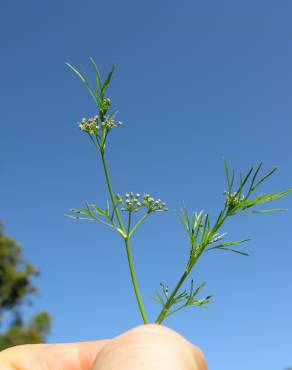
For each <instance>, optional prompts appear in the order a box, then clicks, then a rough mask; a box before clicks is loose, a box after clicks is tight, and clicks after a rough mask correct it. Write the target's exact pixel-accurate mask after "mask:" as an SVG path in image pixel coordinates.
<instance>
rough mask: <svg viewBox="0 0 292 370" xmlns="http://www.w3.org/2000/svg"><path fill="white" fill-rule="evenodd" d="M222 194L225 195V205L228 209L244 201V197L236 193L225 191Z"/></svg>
mask: <svg viewBox="0 0 292 370" xmlns="http://www.w3.org/2000/svg"><path fill="white" fill-rule="evenodd" d="M223 194H224V195H226V199H225V204H226V206H227V207H229V208H234V207H236V206H238V205H239V204H240V202H241V201H243V200H244V195H243V194H239V193H238V192H237V191H235V192H234V193H231V192H228V191H225V192H224V193H223Z"/></svg>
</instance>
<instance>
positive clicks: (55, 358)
mask: <svg viewBox="0 0 292 370" xmlns="http://www.w3.org/2000/svg"><path fill="white" fill-rule="evenodd" d="M117 369H118V370H148V369H151V370H207V365H206V361H205V359H204V356H203V354H202V352H201V351H200V350H199V349H198V348H197V347H195V346H193V345H192V344H191V343H190V342H188V341H187V340H186V339H184V338H183V337H182V336H181V335H179V334H178V333H176V332H175V331H173V330H171V329H168V328H166V327H163V326H158V325H152V324H149V325H143V326H139V327H137V328H134V329H132V330H129V331H127V332H125V333H123V334H122V335H120V336H118V337H116V338H114V339H111V340H99V341H96V342H85V343H70V344H32V345H23V346H17V347H12V348H9V349H7V350H5V351H2V352H1V353H0V370H117Z"/></svg>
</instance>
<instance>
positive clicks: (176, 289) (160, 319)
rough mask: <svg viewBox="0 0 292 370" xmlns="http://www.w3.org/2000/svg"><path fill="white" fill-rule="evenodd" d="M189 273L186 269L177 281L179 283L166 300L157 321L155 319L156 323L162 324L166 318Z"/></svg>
mask: <svg viewBox="0 0 292 370" xmlns="http://www.w3.org/2000/svg"><path fill="white" fill-rule="evenodd" d="M188 275H189V271H187V270H185V272H184V273H183V275H182V277H181V278H180V280H179V282H178V283H177V285H176V286H175V288H174V289H173V291H172V293H171V295H170V296H169V298H168V300H167V302H166V305H165V306H164V307H163V308H162V310H161V312H160V314H159V315H158V317H157V319H156V321H155V324H161V323H162V321H163V320H164V319H165V317H166V315H167V312H168V310H169V308H170V306H171V303H172V300H173V299H174V297H175V295H176V293H177V292H178V290H179V288H180V287H181V286H182V284H183V282H184V281H185V279H186V278H187V276H188Z"/></svg>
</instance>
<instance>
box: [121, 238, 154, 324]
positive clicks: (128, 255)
mask: <svg viewBox="0 0 292 370" xmlns="http://www.w3.org/2000/svg"><path fill="white" fill-rule="evenodd" d="M125 243H126V250H127V257H128V264H129V269H130V273H131V279H132V283H133V287H134V291H135V295H136V299H137V302H138V306H139V310H140V312H141V315H142V318H143V321H144V324H147V323H148V319H147V316H146V312H145V309H144V306H143V303H142V298H141V295H140V291H139V287H138V283H137V279H136V274H135V270H134V264H133V259H132V254H131V247H130V242H129V238H128V237H127V238H126V239H125Z"/></svg>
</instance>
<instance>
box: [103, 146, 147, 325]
mask: <svg viewBox="0 0 292 370" xmlns="http://www.w3.org/2000/svg"><path fill="white" fill-rule="evenodd" d="M100 154H101V158H102V164H103V169H104V173H105V177H106V183H107V187H108V190H109V193H110V197H111V201H112V204H113V207H114V210H115V215H116V217H117V219H118V223H119V225H120V228H121V229H122V230H123V231H124V232H125V233H126V230H125V227H124V224H123V221H122V219H121V216H120V213H119V210H118V208H117V206H116V200H115V196H114V192H113V189H112V185H111V180H110V177H109V173H108V168H107V164H106V160H105V155H104V151H102V150H101V151H100ZM130 226H131V215H129V220H128V232H127V237H126V238H125V237H124V240H125V244H126V251H127V258H128V265H129V269H130V274H131V279H132V283H133V287H134V291H135V295H136V299H137V302H138V306H139V309H140V312H141V315H142V318H143V321H144V324H147V323H148V319H147V316H146V312H145V309H144V306H143V303H142V299H141V295H140V291H139V287H138V283H137V279H136V274H135V269H134V264H133V259H132V254H131V247H130V242H129V231H130Z"/></svg>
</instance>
